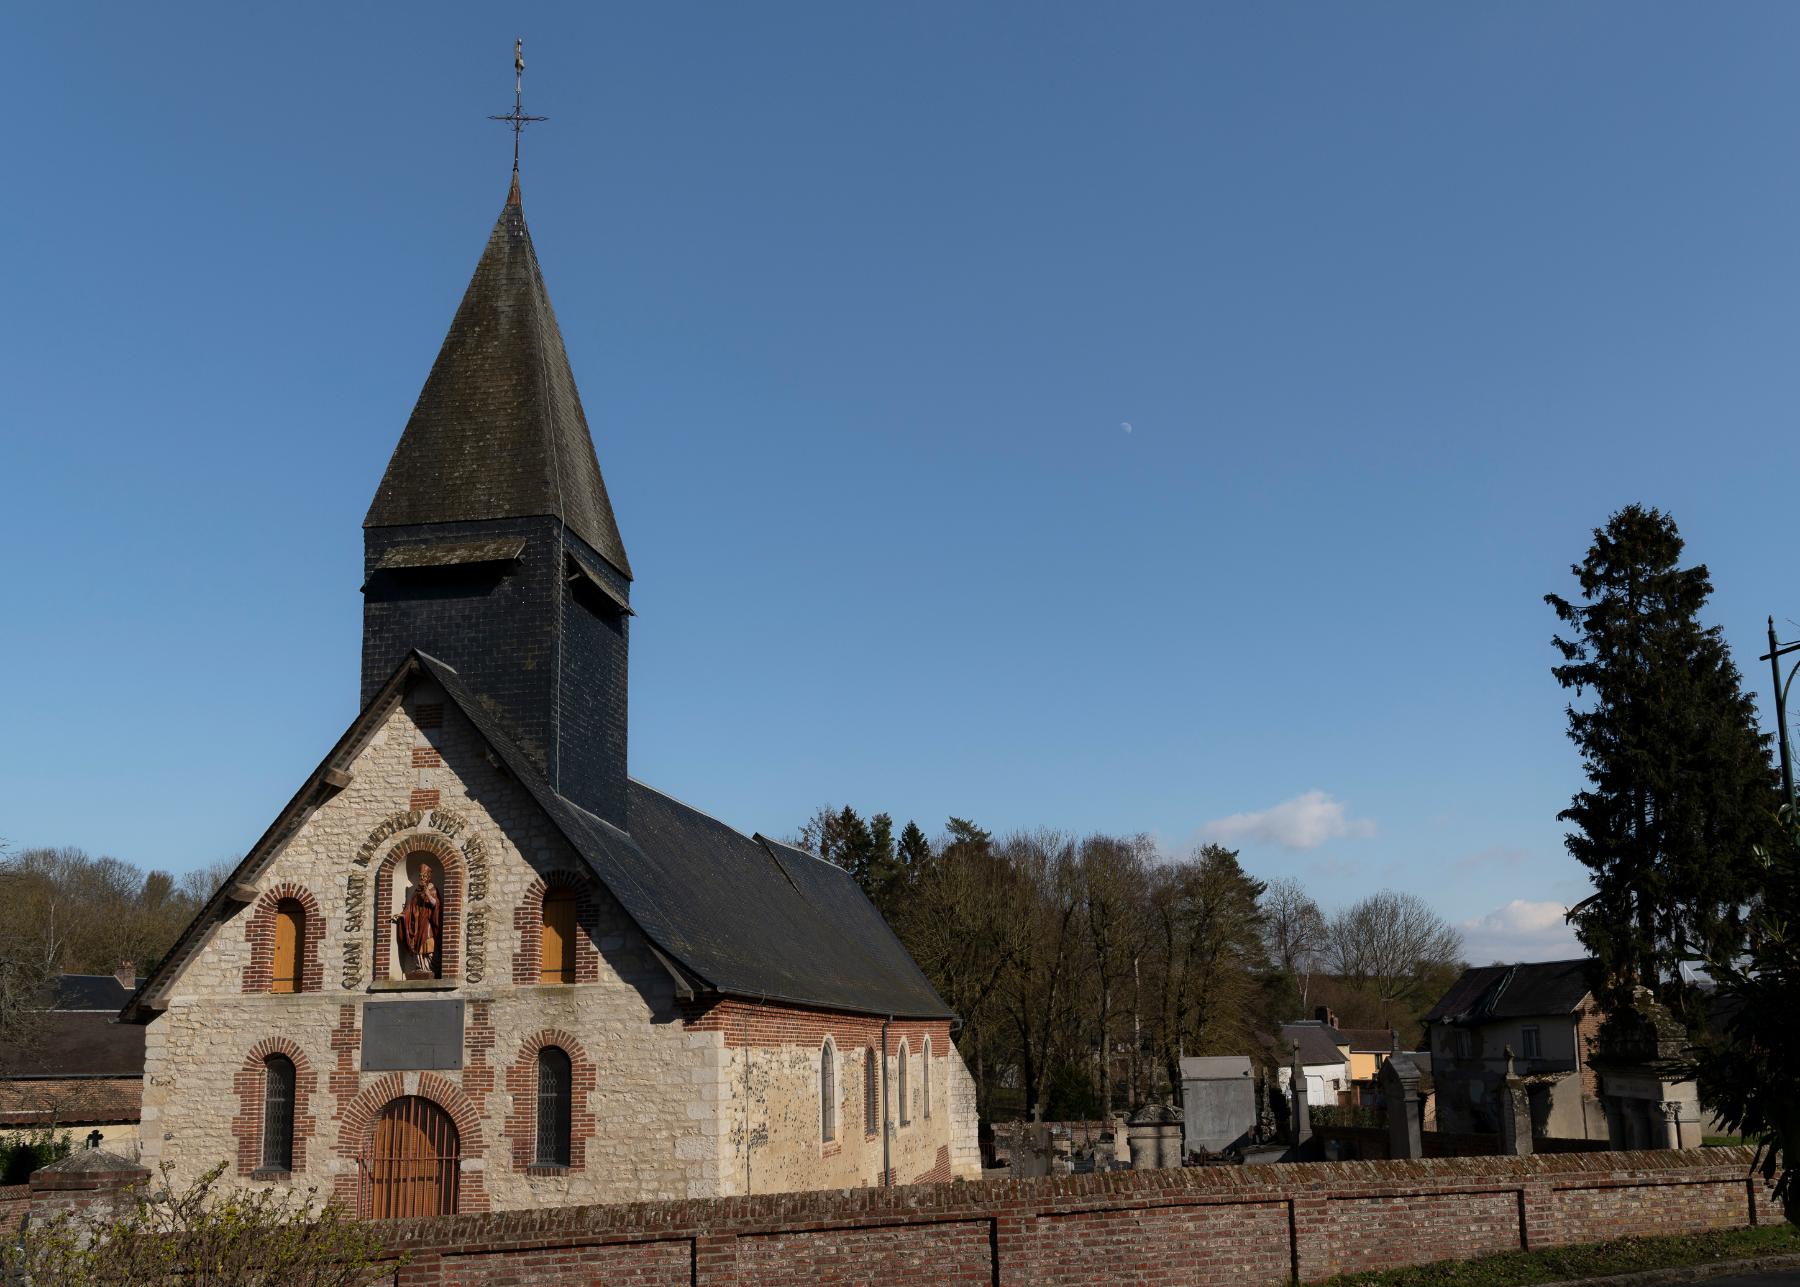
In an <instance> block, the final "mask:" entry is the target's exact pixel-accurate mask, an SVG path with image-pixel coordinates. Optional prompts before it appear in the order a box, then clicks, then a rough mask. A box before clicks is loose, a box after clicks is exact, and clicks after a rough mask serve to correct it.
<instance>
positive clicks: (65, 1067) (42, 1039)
mask: <svg viewBox="0 0 1800 1287" xmlns="http://www.w3.org/2000/svg"><path fill="white" fill-rule="evenodd" d="M118 995H119V996H120V997H123V996H124V995H125V994H124V992H123V990H120V992H119V994H118ZM119 1005H120V1002H119V1001H116V1000H115V1001H114V1003H113V1008H112V1009H111V1010H107V1011H93V1010H87V1011H82V1010H52V1011H50V1012H49V1013H47V1014H45V1015H44V1016H43V1028H42V1029H41V1030H40V1031H39V1032H37V1033H35V1034H34V1035H33V1038H32V1040H31V1041H30V1042H29V1043H28V1044H27V1045H26V1046H25V1047H23V1048H21V1047H19V1046H16V1045H12V1044H10V1043H8V1044H0V1079H5V1078H11V1077H141V1076H143V1075H144V1030H143V1029H142V1028H140V1027H139V1026H138V1025H136V1024H134V1023H120V1022H119V1017H118V1014H117V1010H118V1007H119Z"/></svg>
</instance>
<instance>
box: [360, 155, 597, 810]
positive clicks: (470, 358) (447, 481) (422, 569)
mask: <svg viewBox="0 0 1800 1287" xmlns="http://www.w3.org/2000/svg"><path fill="white" fill-rule="evenodd" d="M363 547H364V571H365V573H366V578H367V579H366V581H365V584H364V587H363V591H364V602H363V667H362V688H363V699H364V701H365V702H366V701H367V700H368V699H369V697H370V696H371V695H372V694H373V693H374V691H375V690H376V689H378V688H379V687H380V686H381V684H382V683H383V682H384V681H385V680H386V678H387V676H388V675H389V674H391V673H392V671H393V669H394V667H395V666H397V665H399V663H400V661H401V659H403V658H404V657H405V656H406V654H407V652H408V651H409V650H411V649H415V648H416V649H418V650H420V651H422V652H426V653H430V654H431V655H433V656H435V657H437V658H439V659H440V660H442V661H444V662H446V663H448V664H449V665H450V666H452V667H454V668H455V669H456V670H457V671H458V673H459V674H461V675H462V676H463V678H464V679H465V680H466V681H467V682H468V683H469V685H470V687H472V688H473V689H475V691H476V692H477V693H479V694H480V695H481V696H482V698H483V699H484V700H485V701H486V702H487V703H488V704H489V705H490V706H491V708H492V710H493V712H494V713H495V714H496V715H498V716H499V717H501V718H502V719H504V721H505V722H506V723H507V725H508V726H509V731H510V732H511V733H512V735H513V736H514V738H515V739H516V740H517V741H518V743H519V745H520V746H521V747H522V748H523V749H524V750H525V751H526V752H527V753H528V754H530V755H531V756H532V757H533V758H535V759H536V760H538V761H539V763H540V765H541V766H542V767H543V769H544V772H545V774H546V776H547V777H548V778H549V780H550V782H551V783H552V785H554V786H555V787H556V788H557V789H558V790H559V791H560V792H561V793H562V794H563V795H565V796H566V797H568V798H569V799H570V800H572V801H574V802H575V803H576V804H579V805H581V806H582V807H583V808H585V809H587V810H588V811H589V812H591V813H594V814H597V815H599V816H601V817H603V818H606V819H607V820H608V821H610V822H613V823H615V824H616V825H618V826H620V827H624V826H625V825H626V818H625V799H626V761H625V748H626V737H625V731H626V728H625V726H626V673H627V657H628V647H627V645H628V637H627V627H628V621H627V618H628V617H629V615H630V612H631V609H630V606H629V604H630V594H631V564H630V562H629V561H628V560H627V559H626V557H625V544H624V542H623V541H622V540H621V539H620V537H619V528H618V523H617V522H616V520H615V519H614V517H613V510H612V502H611V501H610V500H609V499H608V497H607V494H606V483H605V481H604V480H603V479H602V478H601V476H600V465H599V461H598V460H597V459H596V458H595V455H594V443H593V439H592V438H591V437H590V436H589V433H588V426H587V417H586V416H585V415H584V414H583V412H582V409H581V398H580V395H579V394H578V393H577V392H576V389H575V377H574V374H573V373H572V372H571V371H570V369H569V359H568V355H567V353H565V352H564V350H563V340H562V333H561V331H560V329H559V328H558V327H557V324H556V314H555V312H554V311H553V310H552V309H551V307H550V296H549V292H548V291H546V290H545V288H544V278H543V274H542V272H541V271H540V270H539V267H538V260H537V253H536V251H535V250H534V249H533V247H532V244H531V234H530V232H529V231H528V230H527V228H526V226H525V212H524V209H523V206H522V203H521V201H520V198H519V180H518V175H517V173H516V172H515V173H514V175H513V180H512V188H511V191H510V192H509V193H508V194H507V198H506V204H505V206H504V207H502V209H501V211H500V217H499V219H498V220H497V221H496V222H495V224H494V228H493V231H492V233H490V234H489V236H488V241H487V246H486V248H485V249H484V250H483V251H482V255H481V260H480V262H479V263H478V264H477V265H476V266H475V274H474V276H473V277H472V278H471V279H470V281H469V287H468V290H467V291H466V292H465V293H464V294H463V299H462V303H461V304H460V305H459V306H458V308H457V310H456V316H455V318H454V319H453V320H452V321H451V323H450V330H449V333H448V334H447V335H446V336H445V337H444V343H443V346H442V348H440V349H439V350H438V356H437V361H436V362H434V363H433V364H432V368H431V374H430V375H429V376H428V377H427V378H426V381H425V387H424V389H423V390H422V391H421V392H420V394H419V400H418V403H417V404H416V405H415V406H414V408H413V413H412V417H411V418H410V419H409V420H408V421H407V424H406V430H405V432H404V433H403V434H401V437H400V443H399V446H397V447H396V448H395V449H394V455H393V458H392V459H391V460H390V461H389V462H388V467H387V472H386V473H385V474H384V475H383V476H382V479H381V485H380V486H379V487H378V488H377V489H376V492H375V499H374V501H373V502H372V503H371V504H370V506H369V512H368V516H367V517H366V518H365V519H364V521H363Z"/></svg>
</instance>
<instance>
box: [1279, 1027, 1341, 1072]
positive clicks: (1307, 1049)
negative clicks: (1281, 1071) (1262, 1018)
mask: <svg viewBox="0 0 1800 1287" xmlns="http://www.w3.org/2000/svg"><path fill="white" fill-rule="evenodd" d="M1345 1044H1347V1043H1346V1042H1345V1040H1344V1035H1343V1034H1342V1033H1341V1032H1339V1031H1338V1030H1337V1029H1336V1028H1333V1027H1332V1026H1330V1025H1329V1024H1325V1023H1320V1022H1319V1021H1318V1020H1317V1019H1302V1020H1299V1021H1297V1022H1295V1023H1284V1024H1282V1025H1281V1046H1280V1048H1279V1049H1277V1050H1276V1051H1275V1057H1276V1058H1277V1059H1278V1060H1280V1061H1281V1062H1282V1063H1283V1064H1285V1063H1287V1062H1288V1060H1290V1059H1291V1058H1292V1057H1293V1050H1294V1046H1295V1045H1298V1046H1299V1047H1300V1062H1301V1063H1303V1064H1307V1065H1309V1066H1310V1065H1312V1064H1341V1063H1343V1062H1345V1060H1344V1052H1343V1051H1342V1050H1340V1049H1338V1047H1339V1046H1342V1045H1345Z"/></svg>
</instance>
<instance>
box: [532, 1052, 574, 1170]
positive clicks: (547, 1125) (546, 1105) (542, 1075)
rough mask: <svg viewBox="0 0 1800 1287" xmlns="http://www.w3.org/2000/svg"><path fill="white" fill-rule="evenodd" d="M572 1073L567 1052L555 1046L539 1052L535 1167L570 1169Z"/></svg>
mask: <svg viewBox="0 0 1800 1287" xmlns="http://www.w3.org/2000/svg"><path fill="white" fill-rule="evenodd" d="M573 1071H574V1070H573V1069H572V1068H571V1067H570V1064H569V1056H568V1052H567V1051H564V1050H561V1049H559V1048H558V1047H556V1046H545V1047H544V1048H543V1049H542V1050H540V1051H538V1111H537V1159H536V1164H537V1165H538V1166H567V1165H569V1110H570V1107H571V1099H572V1095H571V1093H570V1091H571V1082H572V1081H573V1077H572V1075H571V1074H572V1073H573Z"/></svg>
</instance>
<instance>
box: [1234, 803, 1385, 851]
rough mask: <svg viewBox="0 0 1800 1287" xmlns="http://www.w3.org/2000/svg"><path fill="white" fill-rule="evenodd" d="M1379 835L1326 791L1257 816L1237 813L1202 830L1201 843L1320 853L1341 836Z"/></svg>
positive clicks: (1371, 825) (1279, 805)
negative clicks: (1257, 845) (1258, 843)
mask: <svg viewBox="0 0 1800 1287" xmlns="http://www.w3.org/2000/svg"><path fill="white" fill-rule="evenodd" d="M1374 834H1375V823H1374V821H1373V820H1372V819H1369V818H1352V817H1350V815H1349V810H1348V809H1347V808H1346V807H1345V805H1344V802H1343V801H1342V800H1339V799H1337V798H1336V797H1335V796H1330V795H1327V794H1326V793H1325V792H1323V791H1308V792H1306V793H1305V794H1304V795H1297V796H1295V797H1294V798H1293V799H1291V800H1283V801H1282V802H1281V803H1280V804H1277V805H1272V806H1271V807H1269V808H1267V809H1263V810H1261V811H1260V812H1257V813H1234V814H1232V815H1231V816H1230V817H1229V818H1218V819H1216V820H1214V821H1212V822H1209V823H1206V824H1205V825H1204V826H1202V827H1201V828H1200V839H1202V840H1206V841H1217V842H1218V843H1220V844H1232V843H1235V842H1237V841H1241V840H1260V841H1263V842H1265V843H1267V844H1275V845H1280V846H1281V847H1282V848H1283V849H1317V848H1318V847H1319V846H1320V845H1322V844H1324V843H1325V842H1326V841H1327V840H1336V839H1337V838H1338V837H1339V836H1357V837H1367V836H1372V835H1374Z"/></svg>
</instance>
